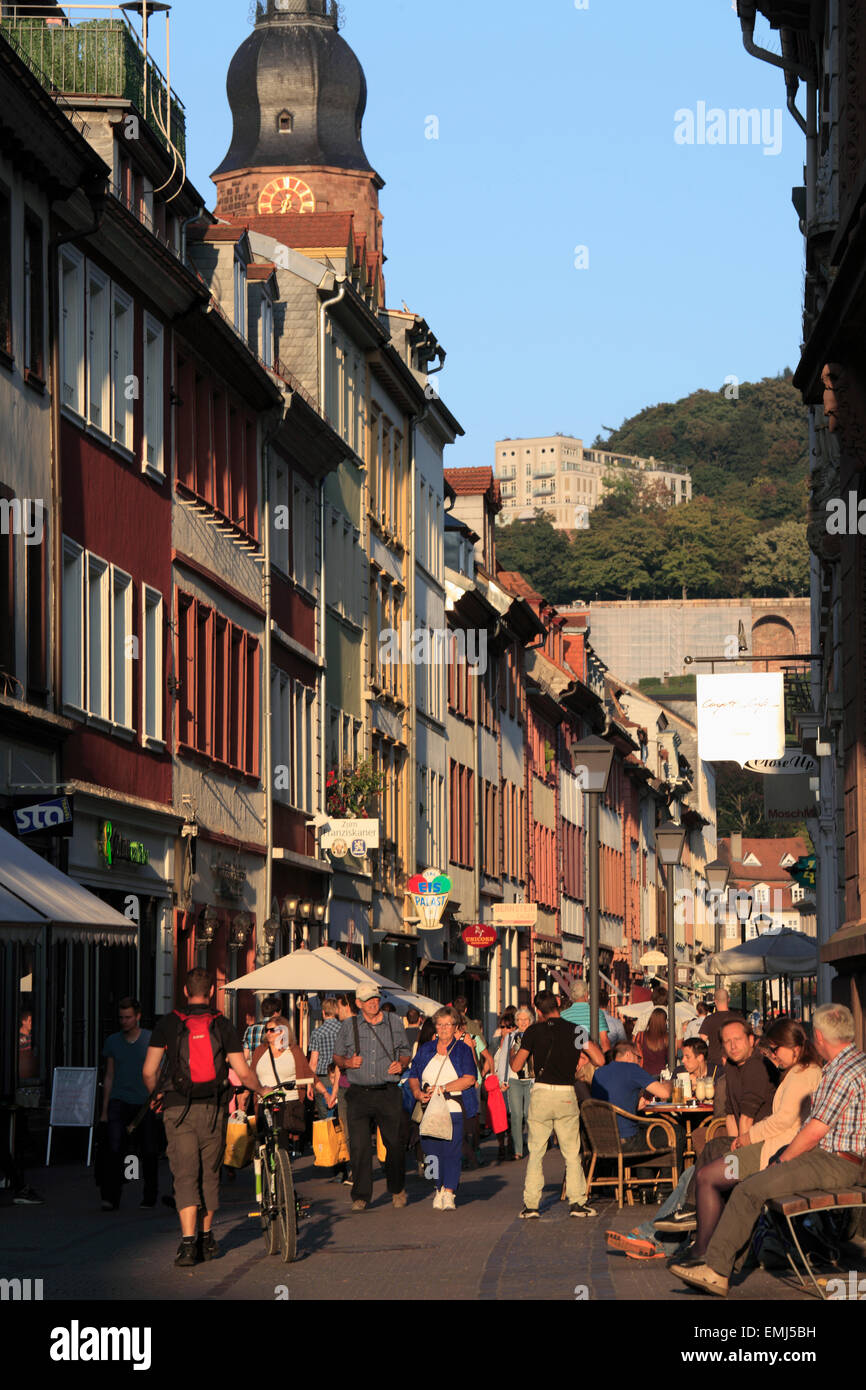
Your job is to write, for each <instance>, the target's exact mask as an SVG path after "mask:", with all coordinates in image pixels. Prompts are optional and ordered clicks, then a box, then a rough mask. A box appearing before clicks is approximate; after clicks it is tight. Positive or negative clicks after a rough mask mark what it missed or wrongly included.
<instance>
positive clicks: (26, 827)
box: [14, 796, 72, 835]
mask: <svg viewBox="0 0 866 1390" xmlns="http://www.w3.org/2000/svg"><path fill="white" fill-rule="evenodd" d="M14 814H15V829H16V830H17V831H18V834H19V835H33V834H35V833H36V831H38V830H41V831H42V832H43V833H44V834H48V835H71V834H72V798H71V797H69V796H56V797H55V798H54V799H53V800H52V801H40V802H39V803H38V804H37V805H36V806H22V807H21V808H20V810H18V811H16V812H15V813H14Z"/></svg>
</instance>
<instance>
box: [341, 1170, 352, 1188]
mask: <svg viewBox="0 0 866 1390" xmlns="http://www.w3.org/2000/svg"><path fill="white" fill-rule="evenodd" d="M340 1181H341V1182H342V1184H343V1186H344V1187H353V1186H354V1184H355V1179H354V1178H351V1177H349V1174H348V1173H347V1174H346V1176H345V1177H344V1178H341V1180H340Z"/></svg>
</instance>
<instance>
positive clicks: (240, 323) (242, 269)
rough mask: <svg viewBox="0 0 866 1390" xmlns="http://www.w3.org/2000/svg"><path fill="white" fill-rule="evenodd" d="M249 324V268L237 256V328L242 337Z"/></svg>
mask: <svg viewBox="0 0 866 1390" xmlns="http://www.w3.org/2000/svg"><path fill="white" fill-rule="evenodd" d="M246 326H247V268H246V266H245V265H244V263H243V261H242V260H240V259H239V258H238V257H237V256H236V257H235V328H236V329H237V331H238V332H239V333H240V334H241V336H242V337H245V336H246Z"/></svg>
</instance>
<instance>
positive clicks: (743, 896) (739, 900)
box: [734, 891, 754, 1018]
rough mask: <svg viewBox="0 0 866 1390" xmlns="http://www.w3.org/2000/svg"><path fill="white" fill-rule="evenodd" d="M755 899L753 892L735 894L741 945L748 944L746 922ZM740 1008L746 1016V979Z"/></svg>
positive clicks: (741, 986)
mask: <svg viewBox="0 0 866 1390" xmlns="http://www.w3.org/2000/svg"><path fill="white" fill-rule="evenodd" d="M753 905H754V904H753V900H752V895H751V893H747V892H745V891H741V892H738V893H736V894H735V896H734V911H735V912H736V914H737V919H738V921H739V923H740V945H741V946H745V944H746V923H747V922H748V920H749V918H750V917H751V915H752V907H753ZM740 1009H741V1011H742V1014H743V1017H744V1018H745V1016H746V985H745V981H744V982H743V983H742V984H741V985H740Z"/></svg>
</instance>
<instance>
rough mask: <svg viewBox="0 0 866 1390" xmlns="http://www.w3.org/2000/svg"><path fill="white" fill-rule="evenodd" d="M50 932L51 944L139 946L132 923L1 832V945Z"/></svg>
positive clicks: (36, 937) (34, 937) (30, 850)
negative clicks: (55, 942) (79, 942)
mask: <svg viewBox="0 0 866 1390" xmlns="http://www.w3.org/2000/svg"><path fill="white" fill-rule="evenodd" d="M46 926H48V927H51V929H52V932H51V936H52V940H53V941H90V942H93V943H94V944H99V945H104V946H134V945H135V944H136V940H137V929H136V926H135V923H134V922H130V921H129V919H128V918H127V917H124V916H123V915H122V913H120V912H115V910H114V908H113V907H109V906H108V904H107V903H104V902H102V900H101V899H100V898H97V897H96V895H95V894H93V893H89V892H88V891H87V889H86V888H82V887H81V884H80V883H76V882H75V880H74V879H72V878H70V877H69V875H68V874H62V873H61V872H60V870H59V869H55V868H54V866H53V865H52V864H49V863H48V861H47V860H45V859H40V857H39V855H38V854H34V853H33V850H32V849H28V848H27V846H26V845H23V844H22V843H21V841H20V840H16V838H15V836H14V835H9V834H7V832H6V831H5V830H0V941H2V940H6V941H8V940H13V941H38V940H39V938H40V935H41V932H42V928H43V927H46Z"/></svg>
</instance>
